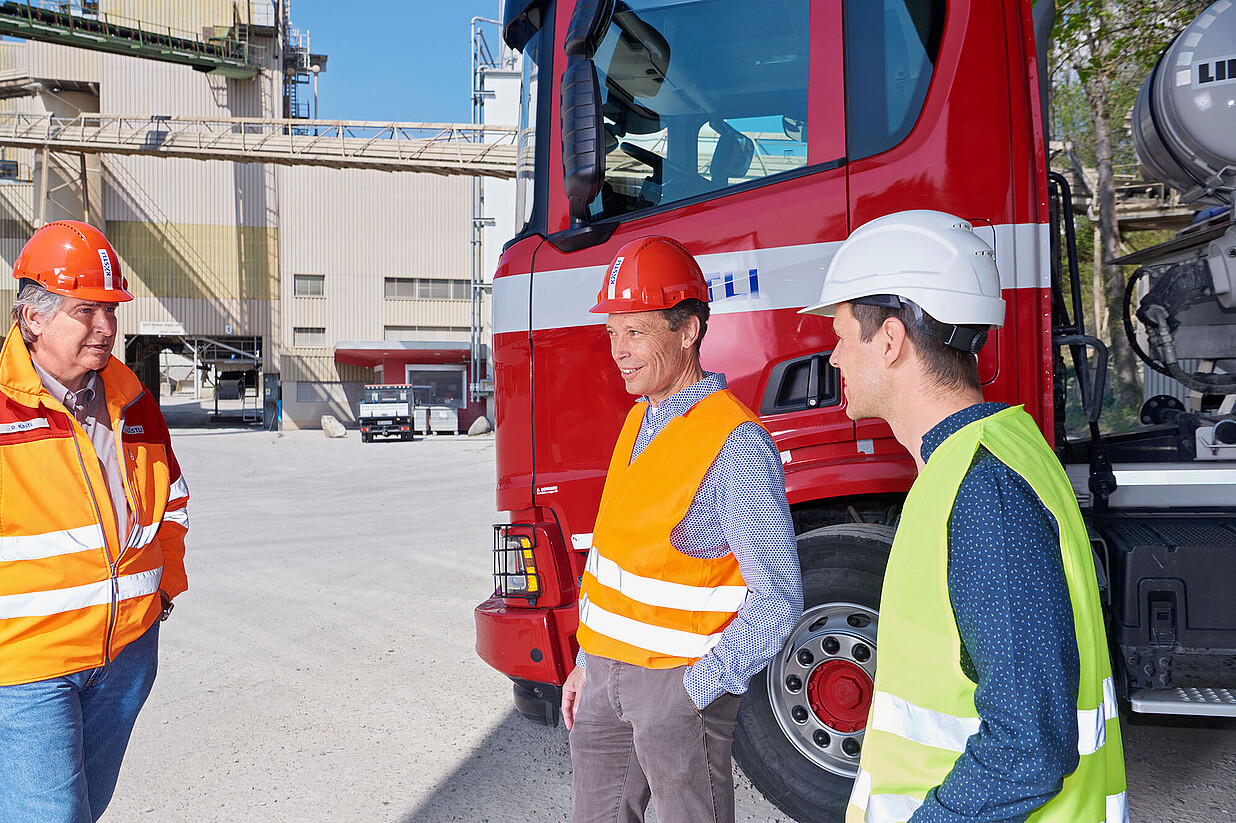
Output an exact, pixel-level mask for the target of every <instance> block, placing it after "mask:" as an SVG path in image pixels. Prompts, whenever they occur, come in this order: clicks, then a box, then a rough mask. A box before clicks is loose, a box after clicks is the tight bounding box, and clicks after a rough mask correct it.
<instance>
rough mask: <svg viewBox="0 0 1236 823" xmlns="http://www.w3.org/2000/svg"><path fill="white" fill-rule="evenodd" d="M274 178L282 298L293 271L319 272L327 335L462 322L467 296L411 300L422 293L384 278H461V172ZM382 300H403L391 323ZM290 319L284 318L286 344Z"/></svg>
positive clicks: (368, 334)
mask: <svg viewBox="0 0 1236 823" xmlns="http://www.w3.org/2000/svg"><path fill="white" fill-rule="evenodd" d="M279 176H280V184H279V203H280V232H279V238H280V266H281V281H282V283H281V289H282V296H283V299H284V300H290V299H291V298H292V294H291V290H292V288H293V275H294V274H321V275H324V278H325V279H324V288H325V292H326V303H327V309H326V321H325V327H326V330H327V337H328V338H329V339H331V340H382V339H383V330H384V327H385V326H386V325H419V323H418V322H417V321H418V320H420V319H425V320H426V321H428V319H429V318H438V319H435V320H434V321H433V322H434V324H436V325H461V324H464V325H466V324H467V305H468V304H467V303H466V302H462V303H457V302H456V301H435V302H445V303H447V304H448V305H447V306H446V307H439V308H438V309H433V308H412V306H414V305H416V304H417V303H418V302H419V301H386V300H385V299H384V297H383V293H384V292H383V287H384V280H385V278H386V277H449V278H457V279H467V278H468V276H469V266H470V257H469V249H470V244H469V233H468V232H469V229H468V227H469V215H470V211H469V209H470V199H469V198H470V192H471V189H470V181H469V180H468V179H467V178H464V177H439V176H436V175H423V174H407V173H384V172H377V171H355V170H338V169H319V168H309V167H301V168H281V169H280V170H279ZM388 302H400V303H406V304H408V305H407V306H406V307H405V308H404V309H399V310H396V315H395V317H396V318H399V321H398V322H394V321H389V319H388V317H387V314H386V311H387V310H386V308H385V304H386V303H388ZM461 305H462V314H461V313H460V306H461ZM400 312H402V313H400ZM425 312H428V314H425ZM435 312H436V314H435ZM405 320H406V322H404V321H405ZM292 325H293V323H292V320H291V318H290V317H287V316H285V318H284V332H283V340H284V341H285V344H290V342H291V328H292Z"/></svg>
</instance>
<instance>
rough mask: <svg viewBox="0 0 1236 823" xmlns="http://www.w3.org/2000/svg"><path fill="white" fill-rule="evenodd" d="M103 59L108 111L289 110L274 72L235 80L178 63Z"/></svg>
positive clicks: (217, 113)
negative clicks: (284, 108) (285, 106)
mask: <svg viewBox="0 0 1236 823" xmlns="http://www.w3.org/2000/svg"><path fill="white" fill-rule="evenodd" d="M100 59H101V78H102V79H101V82H100V89H99V97H100V109H99V110H100V111H101V112H102V113H104V114H126V115H134V116H149V115H152V114H167V115H175V116H179V117H277V116H280V115H281V113H282V111H283V103H282V96H281V95H282V85H281V82H282V81H281V78H280V77H279V75H278V74H277V73H274V72H269V71H266V72H261V73H260V74H258V76H257V77H255V78H253V79H250V80H232V79H228V78H225V77H221V76H219V75H215V74H203V73H202V72H199V71H194V70H193V69H192V68H191V67H189V66H181V65H177V64H175V63H161V62H157V61H154V60H143V59H140V58H137V57H126V56H123V55H115V54H104V55H102V56H101V58H100Z"/></svg>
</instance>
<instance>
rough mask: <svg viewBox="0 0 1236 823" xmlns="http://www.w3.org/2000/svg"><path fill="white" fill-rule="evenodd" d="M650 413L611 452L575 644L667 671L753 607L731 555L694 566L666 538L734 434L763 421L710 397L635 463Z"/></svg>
mask: <svg viewBox="0 0 1236 823" xmlns="http://www.w3.org/2000/svg"><path fill="white" fill-rule="evenodd" d="M646 408H647V405H646V404H644V403H637V404H635V408H633V409H632V410H631V412H630V414H629V415H627V421H626V424H625V425H624V426H623V428H622V433H621V434H620V435H619V436H618V443H617V445H615V446H614V456H613V458H612V460H611V461H610V466H609V474H608V475H606V478H605V490H604V491H603V492H602V494H601V508H600V512H599V513H598V514H597V522H596V530H595V531H594V532H593V535H592V549H591V551H590V552H589V553H588V564H587V567H586V569H585V571H584V578H583V585H582V586H581V589H580V603H579V620H580V627H579V632H578V634H577V639H578V640H579V645H580V647H581V648H582V649H583V650H584V651H585V652H587V653H588V654H595V655H599V656H601V657H608V658H610V659H611V660H621V661H623V662H626V663H631V664H634V665H636V666H643V667H645V668H649V669H669V668H673V667H675V666H686V665H690V664H692V663H694V662H695V661H696V660H698V659H700V658H701V657H703V656H704V655H705V654H707V653H708V651H709V650H710V649H712V647H713V646H715V645H716V644H717V643H718V642H719V641H720V639H721V633H722V632H723V631H725V627H726V626H728V625H729V624H730V622H731V621H732V620H733V619H734V617H735V616H736V615H737V614H738V610H739V608H740V607H741V606H742V604H743V603H744V602H745V601H746V599H747V584H746V582H745V581H744V580H743V577H742V572H741V570H740V569H739V568H738V561H737V560H736V559H735V558H734V555H732V554H729V553H726V554H725V555H724V556H722V557H717V558H698V557H690V556H688V555H685V554H683V553H682V552H680V551H678V550H677V549H676V548H674V545H673V543H671V542H670V532H671V531H673V529H674V527H675V526H677V525H678V524H679V523H681V522H682V519H683V518H684V517H685V516H686V514H687V510H688V509H689V508H690V507H691V502H692V501H693V500H694V499H695V495H696V493H697V492H698V491H699V488H700V484H701V483H703V482H704V477H705V475H707V473H708V469H709V468H710V467H711V466H712V464H713V461H714V460H716V459H717V455H718V454H720V453H721V449H722V447H723V446H724V445H725V441H726V440H727V439H728V438H729V436H730V433H731V432H732V431H734V429H736V428H737V427H738V426H740V425H741V424H743V423H746V422H747V421H752V422H755V423H759V418H757V417H756V416H755V415H754V414H753V413H752V412H751V410H750V409H748V408H747V407H746V406H744V405H743V404H742V402H741V401H739V400H738V398H736V397H735V396H734V395H733V394H731V393H730V392H729V391H718V392H713V393H712V394H710V395H708V396H707V397H705V398H704V399H703V400H701V401H699V402H698V403H696V404H695V405H694V406H692V407H691V408H690V409H688V410H687V412H686V413H685V414H683V415H682V416H681V417H678V418H675V419H674V420H672V421H670V423H669V424H668V425H667V426H666V427H665V428H664V429H663V430H662V431H661V433H660V434H658V435H657V436H656V437H655V438H653V440H652V442H651V443H649V444H648V447H647V448H645V449H644V450H643V451H642V452H640V455H639V457H637V458H635V460H634V461H632V460H631V454H632V451H633V450H634V447H635V439H636V437H637V436H638V434H639V429H640V424H641V422H642V421H643V418H644V410H645V409H646Z"/></svg>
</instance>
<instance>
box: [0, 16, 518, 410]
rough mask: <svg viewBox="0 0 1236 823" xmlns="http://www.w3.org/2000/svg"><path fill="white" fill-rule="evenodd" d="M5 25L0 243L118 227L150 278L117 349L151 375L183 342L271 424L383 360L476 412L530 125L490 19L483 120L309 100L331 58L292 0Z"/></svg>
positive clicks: (351, 383)
mask: <svg viewBox="0 0 1236 823" xmlns="http://www.w3.org/2000/svg"><path fill="white" fill-rule="evenodd" d="M0 33H3V34H5V35H8V37H6V39H5V40H3V41H2V42H0V146H2V147H3V148H2V149H0V259H2V260H3V264H4V265H5V266H6V267H9V268H10V270H11V267H12V265H13V263H14V260H15V258H16V256H17V254H18V252H19V251H20V249H21V247H22V245H23V243H24V242H25V241H26V239H28V238H29V236H30V235H31V233H32V232H33V231H34V230H35V229H36V228H37V227H38V226H40V225H42V224H44V223H46V222H49V221H52V220H57V219H66V218H70V219H76V220H85V221H87V222H90V223H92V224H94V225H96V226H98V227H100V228H101V229H103V231H104V232H105V233H106V234H107V236H108V238H109V239H110V240H111V241H112V243H113V245H114V246H115V248H116V251H117V253H118V254H119V256H120V258H121V261H122V263H123V266H124V271H125V274H126V276H127V277H128V279H129V287H130V290H131V291H132V292H133V293H134V295H135V296H136V299H135V300H134V301H133V303H131V304H127V305H125V306H123V307H122V309H121V311H120V312H119V319H120V335H121V339H122V340H123V344H121V343H119V342H118V344H117V349H116V352H115V354H116V356H117V357H123V359H124V360H125V361H126V362H127V363H128V364H129V365H130V366H131V367H132V368H134V370H135V371H136V372H137V373H138V374H139V376H141V377H142V379H143V381H144V382H145V383H146V384H147V385H148V386H149V387H150V388H151V389H152V391H154V390H157V389H158V387H159V386H160V385H162V386H163V387H164V388H163V390H164V392H166V391H167V390H168V386H170V385H171V384H172V382H173V381H176V379H177V378H176V376H174V375H171V374H169V372H168V369H167V367H166V364H167V362H168V361H169V357H174V358H175V359H176V360H177V362H181V363H190V364H192V365H191V368H186V369H185V370H184V371H185V372H186V374H187V373H188V372H190V371H191V372H192V375H193V376H192V377H190V381H191V382H193V381H195V386H194V388H195V390H196V391H198V392H200V393H210V392H215V393H217V396H220V397H225V398H226V397H231V398H236V397H239V398H240V399H241V400H242V401H243V402H242V403H241V408H242V414H243V416H245V417H248V418H249V419H250V420H253V421H256V420H261V419H262V418H263V416H264V417H265V422H266V423H267V424H268V425H274V420H273V417H276V416H278V417H281V418H282V423H283V425H286V426H295V427H306V426H317V425H319V423H318V421H319V420H320V417H321V415H323V414H333V415H335V416H336V417H338V418H339V419H341V420H344V421H351V420H354V418H355V412H356V405H357V402H358V401H359V399H360V396H361V387H362V386H363V385H365V384H366V383H374V382H387V383H412V384H413V385H417V386H420V387H422V389H420V390H418V391H419V392H422V393H419V394H418V398H417V400H418V402H421V403H426V404H431V405H445V406H451V407H454V408H456V409H458V411H459V418H460V426H461V428H463V429H466V428H467V427H468V425H469V424H470V423H471V422H472V421H473V420H475V418H476V417H478V416H480V415H483V414H487V413H488V412H487V402H488V401H487V397H488V392H489V386H490V385H491V384H490V383H489V381H488V380H487V378H488V375H489V363H488V351H489V346H488V341H489V336H490V329H489V316H490V310H489V302H488V301H489V288H488V283H489V281H490V278H491V277H492V272H493V268H494V266H495V263H496V257H497V254H498V252H499V251H500V249H501V242H502V239H504V238H505V237H509V236H511V234H513V226H512V223H513V220H514V215H513V211H514V187H513V183H512V182H511V181H510V180H509V179H501V178H510V177H511V176H513V174H514V147H513V145H512V144H513V142H514V140H513V129H510V128H507V129H498V128H494V127H493V124H494V123H504V122H505V123H514V122H515V121H516V112H517V105H518V84H519V74H518V67H517V66H516V65H515V57H516V56H512V55H510V54H509V53H502V52H491V51H490V49H489V45H488V43H486V41H485V36H484V30H483V24H481V23H479V22H475V21H474V24H473V32H472V35H473V69H474V71H473V112H474V122H475V123H482V122H486V119H487V120H488V121H489V124H490V128H489V129H487V130H481V129H467V128H457V127H434V128H427V127H424V126H411V125H407V126H401V125H399V124H379V123H325V122H322V121H318V120H315V119H313V115H314V114H315V108H316V106H315V102H316V101H315V99H314V97H315V95H316V88H317V86H316V76H317V75H318V74H319V73H320V72H321V71H324V70H326V66H327V58H326V56H325V55H320V54H315V53H313V52H312V51H311V50H310V48H309V40H308V36H307V35H302V34H301V33H300V32H298V31H297V30H296V29H295V28H294V26H293V23H292V10H291V9H290V8H289V5H288V2H287V0H283V2H271V0H96V1H95V2H92V0H80V2H79V0H74V1H73V2H58V1H57V2H50V1H49V0H42V1H41V2H40V0H32V2H29V3H16V4H14V3H9V4H5V6H4V9H3V11H2V12H0ZM463 36H464V32H463V30H462V23H461V31H460V34H459V37H460V48H461V49H462V48H463V47H464V45H463ZM12 37H20V38H22V39H20V40H18V39H9V38H12ZM498 39H499V38H497V37H496V36H494V35H493V34H491V35H490V42H493V43H495V44H497V41H498ZM466 82H467V78H464V77H460V78H459V79H458V83H459V86H460V89H461V94H462V93H463V91H462V90H463V84H464V83H466ZM407 115H408V116H407V117H406V118H403V119H405V120H408V121H414V120H415V119H416V112H408V113H407ZM486 146H492V148H485V147H486ZM478 174H480V175H489V176H488V177H486V178H484V179H483V178H481V177H478V176H477V175H478ZM14 285H15V284H14V282H13V281H12V280H0V300H2V301H7V302H6V305H9V304H11V301H12V297H13V287H14ZM121 345H123V352H122V351H121ZM264 395H265V396H264ZM232 406H233V407H235V404H234V403H233V404H232Z"/></svg>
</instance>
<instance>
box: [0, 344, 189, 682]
mask: <svg viewBox="0 0 1236 823" xmlns="http://www.w3.org/2000/svg"><path fill="white" fill-rule="evenodd" d="M99 377H100V379H101V380H102V381H103V387H104V391H105V397H106V401H107V411H108V416H109V417H110V418H111V425H112V431H113V432H114V434H115V437H116V448H117V451H118V452H119V455H118V456H119V460H120V466H121V474H122V475H123V477H124V485H125V495H126V497H127V498H128V501H129V509H130V511H131V513H132V522H133V527H132V528H131V529H130V532H129V536H128V540H127V545H124V546H121V545H120V538H119V533H118V531H117V528H116V516H115V512H114V510H113V507H112V498H111V496H110V495H109V494H108V493H107V485H106V483H105V482H104V480H103V472H102V469H101V468H100V466H99V460H98V457H97V455H96V453H95V451H94V445H93V444H92V443H91V441H90V437H89V436H88V435H87V434H86V432H85V430H84V429H83V428H82V427H81V425H80V424H79V423H78V422H77V420H76V419H75V418H74V417H73V415H71V414H70V413H69V412H68V411H67V410H66V409H65V407H64V406H63V405H62V404H61V403H60V402H59V401H57V400H56V399H55V398H54V397H52V395H51V394H50V393H49V392H48V391H47V389H46V388H44V386H43V382H42V381H41V380H40V379H39V376H38V374H37V373H36V372H35V370H34V366H33V364H32V363H31V362H30V352H29V350H28V349H27V348H26V343H25V341H24V340H22V336H21V332H20V331H18V329H17V325H16V324H14V325H13V327H12V328H11V329H10V330H9V334H8V338H7V339H6V340H5V341H4V349H3V351H0V686H9V685H13V684H16V683H31V682H34V681H38V680H46V679H48V678H51V677H58V676H60V675H65V674H71V673H73V672H78V671H83V670H85V669H90V668H94V667H96V666H101V665H104V664H106V663H108V662H110V661H111V660H112V659H113V658H114V657H115V656H116V654H117V653H119V651H120V650H121V649H123V648H124V647H125V646H126V645H127V644H129V643H130V642H132V641H133V640H136V639H137V638H138V637H140V636H141V635H142V633H143V632H145V631H146V629H148V628H150V626H151V625H152V624H153V623H154V622H155V621H156V620H158V618H159V614H160V611H161V610H162V606H161V603H160V599H159V590H160V589H162V590H163V591H164V592H165V593H166V594H167V595H168V596H169V597H175V596H176V595H178V594H180V593H181V592H182V591H184V590H185V589H186V588H187V587H188V584H187V582H186V580H185V569H184V537H185V532H186V531H187V530H188V527H189V514H188V510H187V509H186V508H185V507H186V506H187V504H188V502H189V488H188V486H186V485H185V481H184V479H183V478H182V477H181V475H180V466H179V464H177V462H176V457H175V456H174V455H173V454H172V447H171V440H170V438H169V435H168V432H167V424H166V423H165V422H164V420H163V415H162V414H161V413H160V412H159V404H158V401H157V400H155V398H154V397H152V396H151V395H150V393H149V392H147V391H146V390H145V389H144V388H143V387H142V384H141V383H140V382H139V381H138V379H137V376H136V375H135V374H133V372H131V371H130V370H129V369H128V368H126V367H125V366H124V364H122V363H121V362H120V361H119V360H117V359H116V358H114V357H113V358H111V360H110V361H109V362H108V364H107V366H105V367H104V368H103V370H102V371H101V372H99Z"/></svg>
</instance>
